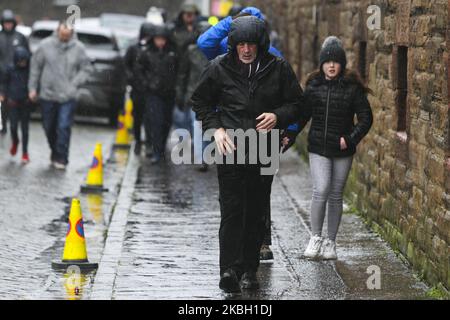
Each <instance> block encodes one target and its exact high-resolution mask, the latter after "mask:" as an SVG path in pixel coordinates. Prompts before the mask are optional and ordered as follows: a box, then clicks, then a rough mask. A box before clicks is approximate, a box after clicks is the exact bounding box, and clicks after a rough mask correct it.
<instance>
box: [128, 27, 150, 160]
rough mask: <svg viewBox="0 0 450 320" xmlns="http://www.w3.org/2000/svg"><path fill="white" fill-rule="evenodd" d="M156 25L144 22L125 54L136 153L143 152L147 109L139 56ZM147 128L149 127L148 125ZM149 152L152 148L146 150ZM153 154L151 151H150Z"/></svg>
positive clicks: (148, 138) (148, 135)
mask: <svg viewBox="0 0 450 320" xmlns="http://www.w3.org/2000/svg"><path fill="white" fill-rule="evenodd" d="M154 28H155V26H154V25H153V24H151V23H147V22H146V23H144V24H142V26H141V30H140V33H139V42H138V43H136V44H134V45H132V46H130V47H129V48H128V50H127V52H126V54H125V57H124V60H125V68H126V72H127V79H128V84H129V85H130V86H131V88H132V91H131V100H132V101H133V119H134V126H133V130H134V139H135V141H136V145H135V150H134V152H135V154H137V155H138V154H140V153H141V147H142V139H141V127H142V124H143V122H144V110H145V87H144V85H143V83H142V82H141V81H139V78H138V77H137V76H136V75H137V72H138V71H137V70H138V68H139V65H138V61H139V57H140V55H141V54H142V52H143V51H144V50H145V48H146V47H147V46H148V42H149V41H150V39H151V38H152V36H153V30H154ZM147 129H149V127H148V126H147ZM146 139H147V140H148V141H147V145H148V146H151V133H150V131H148V132H146ZM146 151H147V152H149V151H150V150H146ZM149 154H151V152H150V153H149Z"/></svg>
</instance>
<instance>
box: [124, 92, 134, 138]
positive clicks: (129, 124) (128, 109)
mask: <svg viewBox="0 0 450 320" xmlns="http://www.w3.org/2000/svg"><path fill="white" fill-rule="evenodd" d="M133 124H134V119H133V101H132V100H131V98H130V97H128V98H127V101H126V103H125V127H126V128H127V129H128V131H131V130H133Z"/></svg>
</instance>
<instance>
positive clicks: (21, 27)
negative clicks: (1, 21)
mask: <svg viewBox="0 0 450 320" xmlns="http://www.w3.org/2000/svg"><path fill="white" fill-rule="evenodd" d="M16 30H17V32H20V33H21V34H23V35H24V36H25V37H27V38H28V37H29V36H30V34H31V27H28V26H25V25H23V24H18V25H17V27H16ZM0 31H2V26H1V25H0Z"/></svg>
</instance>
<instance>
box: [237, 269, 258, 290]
mask: <svg viewBox="0 0 450 320" xmlns="http://www.w3.org/2000/svg"><path fill="white" fill-rule="evenodd" d="M241 285H242V289H258V288H259V282H258V279H257V278H256V272H253V271H247V272H246V273H244V275H243V276H242V279H241Z"/></svg>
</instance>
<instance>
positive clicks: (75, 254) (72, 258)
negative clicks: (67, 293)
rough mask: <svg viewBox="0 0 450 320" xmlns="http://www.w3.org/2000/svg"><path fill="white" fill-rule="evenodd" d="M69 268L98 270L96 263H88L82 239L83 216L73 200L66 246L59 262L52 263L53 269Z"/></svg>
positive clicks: (76, 200) (77, 202)
mask: <svg viewBox="0 0 450 320" xmlns="http://www.w3.org/2000/svg"><path fill="white" fill-rule="evenodd" d="M69 266H78V267H80V269H81V270H93V269H97V268H98V264H97V263H89V261H88V257H87V250H86V239H85V238H84V227H83V215H82V213H81V206H80V200H78V199H73V200H72V206H71V208H70V214H69V230H68V231H67V235H66V244H65V246H64V252H63V256H62V261H61V262H52V268H54V269H67V268H68V267H69Z"/></svg>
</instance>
